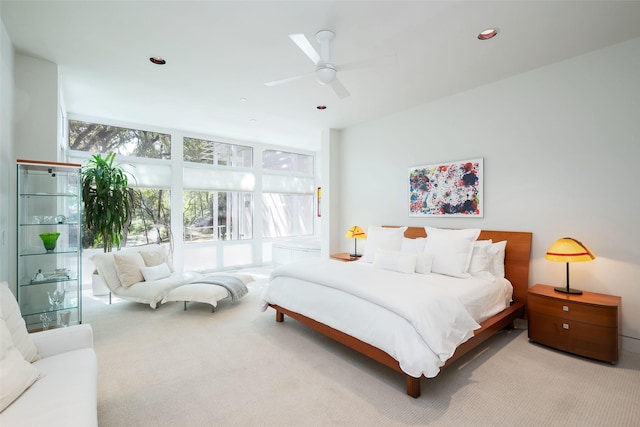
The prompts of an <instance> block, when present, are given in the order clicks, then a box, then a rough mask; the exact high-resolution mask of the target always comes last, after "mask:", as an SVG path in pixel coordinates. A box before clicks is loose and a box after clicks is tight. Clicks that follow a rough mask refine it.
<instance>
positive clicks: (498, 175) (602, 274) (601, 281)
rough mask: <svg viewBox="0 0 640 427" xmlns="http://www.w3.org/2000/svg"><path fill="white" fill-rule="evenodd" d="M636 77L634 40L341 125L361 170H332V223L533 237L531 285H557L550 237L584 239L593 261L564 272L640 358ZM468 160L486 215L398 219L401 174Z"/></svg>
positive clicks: (347, 152)
mask: <svg viewBox="0 0 640 427" xmlns="http://www.w3.org/2000/svg"><path fill="white" fill-rule="evenodd" d="M425 76H426V77H427V78H428V70H425ZM638 76H640V39H634V40H632V41H629V42H626V43H622V44H619V45H616V46H613V47H610V48H607V49H603V50H599V51H596V52H593V53H590V54H587V55H583V56H580V57H576V58H573V59H570V60H567V61H564V62H561V63H558V64H555V65H552V66H547V67H544V68H541V69H538V70H534V71H532V72H528V73H526V74H522V75H519V76H516V77H513V78H510V79H506V80H503V81H500V82H497V83H494V84H491V85H487V86H484V87H481V88H478V89H475V90H471V91H468V92H465V93H462V94H459V95H456V96H452V97H449V98H446V99H442V100H439V101H437V102H433V103H430V104H425V105H422V106H419V107H417V108H414V109H411V110H408V111H405V112H402V113H399V114H395V115H392V116H388V117H385V118H381V119H378V120H375V121H371V122H369V123H365V124H362V125H358V126H354V127H351V128H348V129H346V130H344V131H342V135H341V144H340V147H341V150H342V151H341V153H340V157H341V158H344V159H348V158H358V159H362V161H361V162H359V164H358V165H353V164H349V165H346V164H343V165H339V166H336V165H333V166H332V167H339V169H340V174H341V182H342V185H341V190H340V191H341V196H340V206H341V211H340V220H339V224H337V226H338V227H339V229H340V230H346V229H347V228H348V227H350V226H351V225H354V224H358V225H360V226H363V227H366V226H368V225H380V224H398V225H400V224H408V225H415V226H422V225H431V226H436V227H452V228H467V227H480V228H485V229H498V230H513V231H531V232H533V245H532V255H531V257H532V259H531V280H530V283H531V285H533V284H535V283H547V284H554V285H564V284H565V265H564V264H560V263H554V262H549V261H546V260H544V258H543V257H544V253H545V251H546V249H547V248H548V246H549V245H550V244H551V243H552V242H553V241H554V240H555V239H557V238H560V237H564V236H571V237H574V238H577V239H579V240H582V241H583V242H584V243H585V244H586V245H587V246H588V247H589V248H590V249H591V250H592V251H593V252H594V253H595V254H596V256H597V259H596V260H595V261H593V262H588V263H577V264H572V265H571V284H572V287H576V288H581V289H583V290H588V291H594V292H601V293H608V294H615V295H619V296H621V297H622V335H623V348H626V349H629V350H633V351H637V352H640V226H639V225H638V218H639V217H640V194H639V192H638V187H637V185H636V180H637V179H638V178H637V177H638V176H639V175H638V167H637V164H638V162H639V161H640V78H638ZM476 157H483V158H484V178H485V181H484V194H485V200H484V209H485V215H484V218H481V219H465V218H446V219H445V218H430V219H421V218H409V217H408V213H407V206H408V203H407V192H408V182H407V181H408V170H409V167H410V166H417V165H421V164H431V163H437V162H441V161H451V160H463V159H471V158H476ZM342 240H343V241H342V242H341V243H340V246H341V248H342V249H343V250H344V251H347V250H349V248H350V245H351V244H352V242H350V241H347V239H342ZM358 243H360V242H358ZM358 246H359V247H360V244H358ZM363 247H364V245H363Z"/></svg>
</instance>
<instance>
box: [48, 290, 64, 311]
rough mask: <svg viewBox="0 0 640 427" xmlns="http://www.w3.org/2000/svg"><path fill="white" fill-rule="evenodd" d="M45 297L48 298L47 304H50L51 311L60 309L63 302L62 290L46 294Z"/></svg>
mask: <svg viewBox="0 0 640 427" xmlns="http://www.w3.org/2000/svg"><path fill="white" fill-rule="evenodd" d="M47 296H48V297H49V304H51V308H52V309H56V308H58V307H60V306H61V305H62V303H63V302H64V291H63V290H62V289H56V290H55V291H53V292H47Z"/></svg>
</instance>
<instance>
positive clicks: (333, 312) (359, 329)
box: [262, 258, 480, 377]
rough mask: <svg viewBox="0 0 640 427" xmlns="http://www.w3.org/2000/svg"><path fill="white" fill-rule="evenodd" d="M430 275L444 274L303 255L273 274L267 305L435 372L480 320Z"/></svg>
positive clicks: (419, 371)
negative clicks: (285, 309)
mask: <svg viewBox="0 0 640 427" xmlns="http://www.w3.org/2000/svg"><path fill="white" fill-rule="evenodd" d="M429 276H438V275H419V274H403V273H396V272H392V271H387V270H381V269H377V268H373V267H371V265H369V264H365V263H361V262H351V263H343V262H337V261H332V260H324V259H315V258H314V259H308V260H301V261H298V262H295V263H292V264H287V265H284V266H282V267H280V268H278V269H276V270H274V271H273V273H272V275H271V280H270V282H269V286H268V287H267V288H266V289H265V292H264V294H263V296H262V309H263V310H266V308H267V307H268V304H270V303H271V304H276V305H280V306H282V307H284V308H287V309H289V310H292V311H295V312H297V313H300V314H303V315H305V316H307V317H310V318H312V319H315V320H317V321H319V322H322V323H324V324H326V325H328V326H331V327H333V328H335V329H338V330H340V331H342V332H345V333H347V334H349V335H351V336H354V337H355V338H358V339H360V340H362V341H364V342H367V343H369V344H371V345H373V346H375V347H378V348H380V349H381V350H383V351H385V352H386V353H388V354H389V355H391V356H392V357H394V358H395V359H396V360H398V362H399V364H400V368H401V369H402V370H403V371H404V372H406V373H407V374H409V375H411V376H414V377H420V376H421V375H425V376H426V377H434V376H436V375H437V374H438V372H439V368H440V367H441V366H442V365H443V364H444V362H446V360H447V359H449V358H450V357H451V356H452V355H453V353H454V351H455V349H456V347H457V346H458V345H460V344H461V343H463V342H465V341H466V340H468V339H469V338H471V337H472V336H473V331H474V330H475V329H477V328H479V327H480V325H479V324H478V323H477V322H476V321H475V320H474V318H473V317H472V316H471V314H469V312H468V311H467V310H466V309H465V306H464V305H463V303H462V302H461V301H460V298H459V297H457V296H456V294H455V292H453V293H452V292H448V291H447V290H446V289H443V288H442V286H433V285H430V284H429V280H427V278H428V277H429ZM430 279H431V280H433V277H431V278H430ZM448 279H451V278H448ZM455 280H466V279H455Z"/></svg>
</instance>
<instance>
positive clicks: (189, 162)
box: [68, 116, 317, 271]
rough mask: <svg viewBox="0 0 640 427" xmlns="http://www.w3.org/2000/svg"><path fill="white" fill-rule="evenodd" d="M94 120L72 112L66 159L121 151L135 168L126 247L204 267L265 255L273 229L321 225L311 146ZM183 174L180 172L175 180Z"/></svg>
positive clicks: (288, 232)
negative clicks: (301, 148) (160, 250)
mask: <svg viewBox="0 0 640 427" xmlns="http://www.w3.org/2000/svg"><path fill="white" fill-rule="evenodd" d="M96 122H97V120H95V119H85V118H79V117H73V116H72V117H71V119H70V120H69V123H68V132H69V146H68V148H69V151H68V155H69V160H70V161H74V162H77V163H81V164H83V163H84V162H85V161H86V160H87V159H89V158H90V157H91V155H93V154H97V153H110V152H115V153H116V154H117V157H116V162H117V163H119V164H120V165H121V166H123V168H124V169H125V170H126V171H127V172H129V173H130V175H131V176H132V177H133V179H131V186H132V187H134V189H135V194H136V206H135V210H134V219H133V221H132V224H131V227H130V228H129V230H128V232H127V236H126V242H125V246H136V245H145V244H151V243H159V244H163V245H167V246H168V247H169V250H170V251H171V252H173V251H174V249H176V248H179V249H180V250H179V251H177V252H178V253H180V254H182V259H181V260H179V262H178V264H180V265H181V266H182V267H183V268H184V269H185V270H203V271H204V270H216V269H227V268H232V267H238V266H247V265H260V264H263V263H268V262H269V261H270V255H269V250H268V246H269V244H270V242H271V241H272V240H273V239H274V238H278V237H291V236H305V235H306V236H308V235H313V234H314V226H315V222H314V218H315V206H316V203H315V188H316V186H317V185H316V178H315V158H314V154H313V153H304V152H292V151H291V150H289V151H281V150H277V149H274V148H271V147H262V146H261V145H260V144H251V143H246V144H244V143H243V144H237V143H230V142H223V141H217V140H214V139H213V138H202V137H194V136H187V135H186V134H185V133H184V132H181V131H180V132H179V131H173V130H166V129H151V130H149V129H148V128H147V129H139V128H140V127H142V126H135V125H133V126H131V125H128V124H125V125H122V124H121V123H120V124H119V126H116V125H113V124H103V123H96ZM174 144H179V145H178V146H173V147H172V145H174ZM172 148H173V150H172ZM178 148H180V149H179V150H177V149H178ZM172 151H173V153H174V155H173V156H172ZM176 152H177V153H180V155H177V154H175V153H176ZM256 165H257V166H256ZM176 174H179V176H180V178H181V179H177V180H176V179H172V177H174V178H175V177H176ZM173 192H176V195H180V194H181V195H182V197H181V198H178V199H176V198H175V197H172V193H173ZM178 197H179V196H178ZM172 200H173V203H174V205H175V206H172ZM176 200H178V201H177V202H176ZM180 202H181V203H180ZM180 204H181V205H180ZM176 209H177V210H176ZM172 211H174V212H173V223H172V221H171V218H172ZM180 211H182V218H181V219H182V220H181V221H179V220H178V219H179V218H180V216H176V214H177V213H179V212H180ZM256 233H257V234H256ZM96 244H99V243H98V242H93V245H94V247H95V245H96Z"/></svg>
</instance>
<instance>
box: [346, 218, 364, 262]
mask: <svg viewBox="0 0 640 427" xmlns="http://www.w3.org/2000/svg"><path fill="white" fill-rule="evenodd" d="M344 237H347V238H349V239H353V244H354V247H353V253H352V254H349V256H350V257H351V258H359V257H360V256H362V255H358V239H366V238H367V234H366V233H365V232H364V230H362V228H360V227H358V226H357V225H354V226H353V227H351V228H350V229H349V230H347V233H346V234H345V235H344Z"/></svg>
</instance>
